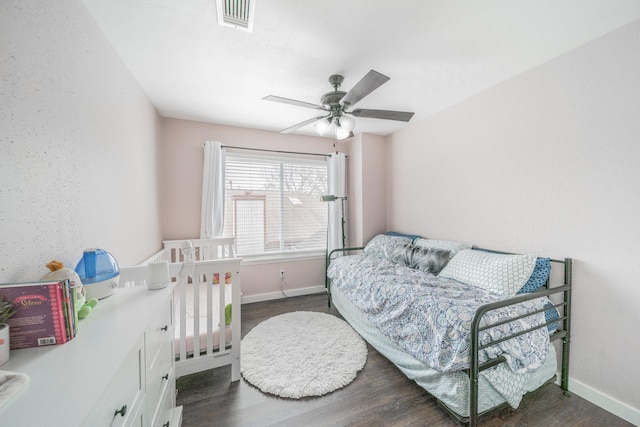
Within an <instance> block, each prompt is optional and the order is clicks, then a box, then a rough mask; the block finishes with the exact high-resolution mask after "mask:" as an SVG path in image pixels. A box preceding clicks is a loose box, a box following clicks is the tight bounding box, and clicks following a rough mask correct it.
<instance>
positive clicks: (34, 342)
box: [0, 280, 72, 350]
mask: <svg viewBox="0 0 640 427" xmlns="http://www.w3.org/2000/svg"><path fill="white" fill-rule="evenodd" d="M68 282H69V281H68V280H62V281H51V282H31V283H5V284H0V295H3V296H4V297H5V298H6V299H8V300H9V301H11V302H13V304H14V305H15V307H16V313H15V314H14V315H13V316H12V317H11V318H10V319H9V320H7V323H8V324H9V326H10V329H9V341H10V344H11V345H10V348H11V350H17V349H21V348H30V347H41V346H45V345H56V344H64V343H65V342H67V341H69V340H70V339H71V338H72V337H70V336H69V334H67V327H66V324H65V309H64V305H65V303H64V301H63V300H64V288H65V287H68V286H69V283H68Z"/></svg>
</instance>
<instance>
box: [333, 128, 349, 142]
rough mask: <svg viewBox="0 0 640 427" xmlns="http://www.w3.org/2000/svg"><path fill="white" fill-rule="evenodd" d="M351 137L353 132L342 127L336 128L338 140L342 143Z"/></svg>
mask: <svg viewBox="0 0 640 427" xmlns="http://www.w3.org/2000/svg"><path fill="white" fill-rule="evenodd" d="M350 135H351V131H349V130H346V129H345V128H343V127H342V126H336V139H339V140H340V141H342V140H343V139H347V138H349V136H350Z"/></svg>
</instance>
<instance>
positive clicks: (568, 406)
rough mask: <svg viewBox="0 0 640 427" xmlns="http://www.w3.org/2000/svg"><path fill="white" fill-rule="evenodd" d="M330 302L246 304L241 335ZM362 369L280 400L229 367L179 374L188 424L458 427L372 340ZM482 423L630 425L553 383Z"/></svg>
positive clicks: (309, 299)
mask: <svg viewBox="0 0 640 427" xmlns="http://www.w3.org/2000/svg"><path fill="white" fill-rule="evenodd" d="M292 311H319V312H324V313H330V314H334V315H336V316H338V317H340V315H339V314H338V312H337V310H335V308H327V304H326V296H325V295H310V296H303V297H295V298H288V299H284V300H276V301H269V302H263V303H255V304H247V305H243V306H242V336H243V337H244V335H245V334H246V333H247V332H248V331H250V330H251V329H252V328H253V327H254V326H256V325H257V324H258V323H260V322H261V321H263V320H266V319H268V318H270V317H272V316H275V315H278V314H282V313H287V312H292ZM368 350H369V354H368V356H367V363H366V365H365V367H364V369H363V370H362V371H361V372H359V373H358V376H357V377H356V379H355V380H354V381H353V382H352V383H351V384H349V385H347V386H346V387H344V388H342V389H340V390H337V391H335V392H333V393H330V394H327V395H325V396H321V397H314V398H305V399H300V400H291V399H282V398H279V397H275V396H271V395H267V394H264V393H262V392H261V391H259V390H258V389H257V388H255V387H253V386H251V385H250V384H249V383H247V382H246V381H244V379H241V380H240V381H236V382H234V383H231V382H230V377H231V371H230V368H229V367H223V368H218V369H213V370H210V371H206V372H200V373H198V374H193V375H189V376H185V377H182V378H179V379H178V381H177V387H178V396H177V403H178V405H184V408H183V417H184V418H183V424H182V425H183V426H184V427H194V426H296V427H297V426H347V425H348V426H456V425H458V423H457V422H456V421H454V420H453V419H452V418H450V417H449V416H448V415H447V414H446V413H445V412H443V411H442V410H441V409H440V408H439V407H438V405H437V403H436V401H435V399H434V398H433V397H431V396H430V395H429V394H427V393H426V392H425V391H424V390H423V389H422V388H420V387H419V386H418V385H416V384H415V383H414V382H413V381H411V380H409V379H407V378H406V377H405V376H404V374H402V372H400V370H398V369H397V368H396V367H395V366H394V365H393V364H392V363H391V362H389V361H388V360H387V359H385V358H384V357H383V356H382V355H380V354H379V353H378V352H377V351H376V350H375V349H374V348H372V347H371V346H368ZM480 425H482V426H584V427H591V426H607V427H615V426H631V424H629V423H627V422H625V421H624V420H622V419H620V418H618V417H616V416H614V415H612V414H610V413H609V412H606V411H605V410H603V409H601V408H599V407H597V406H595V405H593V404H591V403H589V402H587V401H586V400H584V399H582V398H580V397H578V396H575V395H572V396H569V397H567V396H564V395H563V394H562V391H561V390H560V388H559V387H558V386H556V385H555V384H549V385H546V386H544V387H542V388H541V389H539V390H537V391H536V392H533V393H530V394H529V395H527V396H525V398H524V399H523V401H522V403H521V404H520V407H519V408H518V409H511V408H507V409H503V410H500V411H497V412H496V413H493V414H491V415H488V416H486V417H485V418H483V419H481V422H480Z"/></svg>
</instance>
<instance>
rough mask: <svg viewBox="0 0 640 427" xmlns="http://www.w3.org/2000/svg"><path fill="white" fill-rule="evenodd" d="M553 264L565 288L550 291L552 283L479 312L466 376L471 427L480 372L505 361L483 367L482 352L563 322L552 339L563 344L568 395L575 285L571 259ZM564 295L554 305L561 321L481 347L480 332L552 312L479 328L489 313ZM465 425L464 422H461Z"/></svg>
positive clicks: (563, 372)
mask: <svg viewBox="0 0 640 427" xmlns="http://www.w3.org/2000/svg"><path fill="white" fill-rule="evenodd" d="M551 262H553V263H559V264H563V265H564V284H563V285H562V286H555V287H551V286H550V284H549V281H547V283H546V285H545V288H544V289H543V290H540V291H537V292H533V293H528V294H521V295H517V296H515V297H513V298H509V299H506V300H503V301H497V302H494V303H490V304H485V305H483V306H481V307H480V308H478V311H477V312H476V314H475V316H474V318H473V321H472V324H471V348H470V352H471V354H470V356H471V358H470V365H469V369H468V370H466V371H465V372H467V373H468V375H469V387H470V390H469V392H470V402H469V419H468V424H469V426H476V425H477V422H478V416H479V414H478V376H479V374H480V372H481V371H483V370H485V369H488V368H490V367H492V366H495V365H498V364H500V363H502V362H504V361H505V359H504V357H498V358H495V359H492V360H489V361H487V362H485V363H483V364H480V363H479V357H480V356H479V352H480V350H483V349H485V348H487V347H490V346H492V345H495V344H499V343H501V342H503V341H507V340H509V339H512V338H515V337H518V336H520V335H523V334H526V333H529V332H531V331H533V330H536V329H541V328H546V327H547V326H549V325H551V324H554V323H560V322H562V329H560V328H559V329H558V330H557V331H556V332H554V333H553V334H552V335H551V336H550V337H549V339H550V340H551V341H552V342H553V341H557V340H559V339H561V340H562V370H561V375H562V378H561V380H560V387H561V388H562V390H563V391H564V392H565V393H568V391H569V350H570V338H571V285H572V268H573V261H572V259H571V258H565V259H564V261H559V260H551ZM560 293H561V294H562V302H561V303H559V304H554V307H555V308H556V309H560V308H562V314H561V316H560V318H559V319H554V320H552V321H549V322H546V323H544V324H542V325H540V326H537V327H533V328H530V329H528V330H525V331H521V332H518V333H514V334H512V335H509V336H506V337H503V338H500V339H497V340H495V341H491V342H488V343H486V344H480V337H479V336H480V332H482V331H484V330H487V329H490V328H493V327H495V326H499V325H502V324H505V323H508V322H511V321H513V320H518V319H521V318H525V317H529V316H533V315H535V314H538V313H542V312H545V311H547V310H549V308H542V309H540V310H536V311H532V312H530V313H527V314H524V315H521V316H518V317H515V318H512V319H507V320H504V321H501V322H499V323H495V324H492V325H488V326H480V321H481V320H482V317H483V316H484V315H485V314H486V313H487V312H489V311H492V310H496V309H498V308H502V307H507V306H509V305H513V304H518V303H522V302H524V301H530V300H533V299H536V298H540V297H545V296H547V297H548V296H551V295H554V294H560ZM462 421H464V420H462Z"/></svg>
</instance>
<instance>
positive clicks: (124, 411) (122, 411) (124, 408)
mask: <svg viewBox="0 0 640 427" xmlns="http://www.w3.org/2000/svg"><path fill="white" fill-rule="evenodd" d="M126 413H127V405H122V408H120V409H119V410H116V413H115V414H113V416H114V417H115V416H116V415H118V414H120V416H121V417H124V415H125V414H126Z"/></svg>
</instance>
